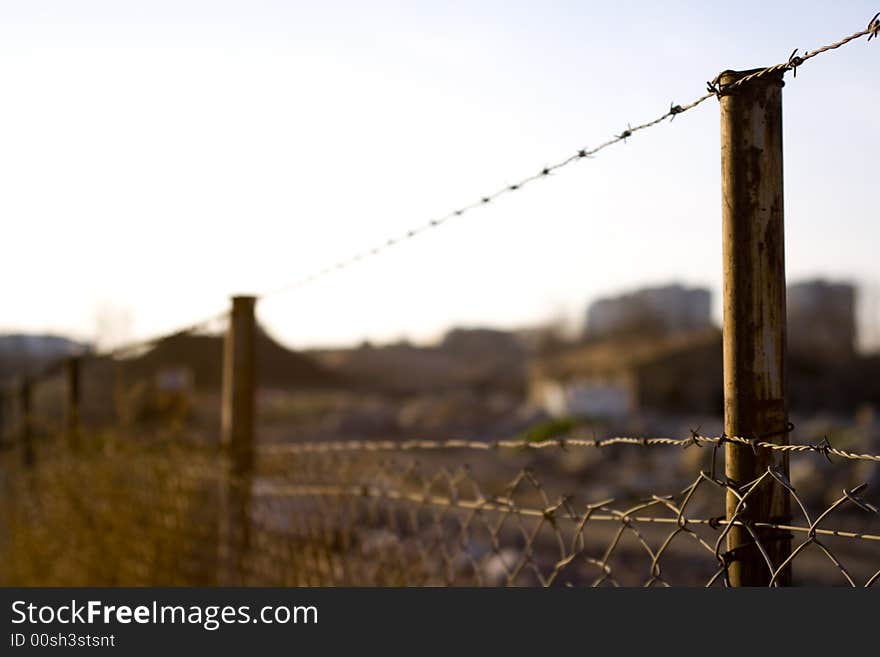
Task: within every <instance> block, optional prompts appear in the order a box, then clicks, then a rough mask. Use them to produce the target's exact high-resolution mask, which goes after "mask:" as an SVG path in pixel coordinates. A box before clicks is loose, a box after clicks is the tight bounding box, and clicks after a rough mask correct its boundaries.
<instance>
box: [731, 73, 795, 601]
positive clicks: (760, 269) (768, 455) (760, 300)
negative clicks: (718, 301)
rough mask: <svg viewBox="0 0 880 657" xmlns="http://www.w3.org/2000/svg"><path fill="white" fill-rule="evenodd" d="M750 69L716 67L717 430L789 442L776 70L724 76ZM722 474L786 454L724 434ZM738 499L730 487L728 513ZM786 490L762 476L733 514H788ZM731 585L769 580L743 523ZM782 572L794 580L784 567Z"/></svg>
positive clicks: (747, 472) (749, 517) (782, 517)
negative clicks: (719, 233)
mask: <svg viewBox="0 0 880 657" xmlns="http://www.w3.org/2000/svg"><path fill="white" fill-rule="evenodd" d="M752 72H754V71H725V72H724V73H722V74H721V76H720V83H721V84H720V88H721V89H722V94H721V99H720V104H721V171H722V219H723V260H724V327H723V333H724V431H725V433H726V435H728V436H740V437H746V438H756V437H757V438H761V439H762V440H766V441H769V442H776V443H779V444H787V443H788V433H787V425H788V414H787V408H786V401H785V387H784V372H785V321H786V311H785V242H784V231H783V206H782V199H783V196H782V86H783V81H782V75H783V73H782V71H779V72H778V73H774V74H771V75H765V76H762V77H760V78H757V79H755V80H753V81H751V82H747V83H745V84H744V85H742V86H739V87H736V88H734V89H732V90H728V91H727V92H725V91H724V87H725V85H729V84H731V83H733V82H735V81H736V80H738V79H740V78H742V77H744V76H746V75H748V74H749V73H752ZM725 463H726V473H727V477H728V480H729V481H730V482H731V483H732V484H734V485H742V484H746V483H748V482H750V481H753V480H755V479H757V478H758V477H760V476H761V475H762V474H764V473H765V472H766V471H767V468H768V467H770V466H774V467H781V468H783V470H784V473H785V475H786V476H788V458H787V456H786V455H785V454H783V453H781V452H778V451H773V450H769V449H759V450H757V451H754V450H753V449H752V448H751V446H749V445H741V444H735V443H727V444H726V446H725ZM738 502H739V500H738V499H737V498H736V496H735V495H733V494H732V493H731V492H729V491H728V494H727V517H728V520H730V519H733V515H734V510H735V509H736V507H737V504H738ZM790 515H791V500H790V498H789V494H788V492H787V491H786V490H785V489H784V488H783V487H782V486H780V485H779V484H778V483H777V482H775V481H768V482H764V483H762V485H761V487H760V489H756V490H755V493H753V494H752V495H750V496H749V498H748V501H747V505H746V508H745V510H744V511H743V510H741V511H740V514H739V516H738V519H740V520H746V521H748V522H779V523H785V522H787V521H788V520H789V518H790ZM758 536H759V539H760V541H761V544H762V545H763V546H764V548H765V549H766V551H767V554H768V556H769V558H770V560H771V561H772V563H773V565H774V568H775V567H778V566H779V565H780V564H781V563H782V561H783V560H784V559H785V558H786V556H788V554H789V552H790V550H791V539H790V537H789V536H788V535H787V534H785V533H783V532H779V531H772V530H761V531H760V532H758ZM728 550H730V551H731V552H730V557H731V559H732V563H731V565H730V567H729V570H728V574H729V577H730V582H731V584H732V585H733V586H762V585H763V586H766V585H767V584H768V583H769V581H770V577H771V573H770V569H769V568H768V566H767V563H766V561H765V559H764V557H763V556H762V555H761V553H760V551H759V550H758V548H757V546H756V545H755V542H754V540H753V539H752V537H751V536H750V534H749V532H748V531H747V529H746V528H745V527H742V526H734V527H732V528H731V530H730V533H729V535H728ZM786 571H788V572H787V573H783V575H784V576H783V577H781V578H779V579H778V581H779V583H780V584H790V583H791V569H790V568H786Z"/></svg>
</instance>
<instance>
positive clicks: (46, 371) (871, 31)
mask: <svg viewBox="0 0 880 657" xmlns="http://www.w3.org/2000/svg"><path fill="white" fill-rule="evenodd" d="M878 33H880V12H878V13H877V14H876V15H875V16H874V17H873V18H872V19H871V20H870V21H869V23H868V26H867V27H866V28H865V29H863V30H860V31H858V32H854V33H853V34H851V35H849V36H847V37H844V38H843V39H841V40H839V41H836V42H833V43H831V44H828V45H825V46H822V47H820V48H817V49H815V50H811V51H808V52H805V53H804V54H803V55H800V56H799V55H797V49H795V50H794V51H793V52H792V53H791V55H790V56H789V58H788V59H787V60H786V61H785V62H782V63H779V64H775V65H773V66H768V67H767V68H764V69H761V70H758V71H756V72H754V73H752V74H750V75H747V76H745V77H743V78H740V79H738V80H736V81H735V82H733V83H731V84H728V85H721V83H720V76H721V74H719V76H717V77H716V78H715V79H714V80H713V81H711V82H708V83H707V87H708V91H707V93H705V94H703V95H702V96H699V97H698V98H696V99H694V100H693V101H691V102H690V103H686V104H683V105H678V104H675V103H670V106H669V109H668V110H666V111H665V112H663V113H662V114H661V115H660V116H658V117H657V118H655V119H652V120H650V121H647V122H645V123H641V124H639V125H636V126H631V125H627V128H626V129H625V130H623V131H621V133H620V134H617V135H614V136H613V137H612V138H610V139H608V140H606V141H605V142H603V143H601V144H599V145H598V146H595V147H593V148H587V147H584V148H580V149H578V150H577V151H576V152H575V153H573V154H571V155H569V156H568V157H566V158H564V159H562V160H560V161H557V162H556V163H554V164H550V165H547V166H544V167H542V168H541V169H540V170H539V171H538V172H537V173H535V174H532V175H530V176H526V177H525V178H522V179H521V180H519V181H518V182H515V183H512V184H509V185H505V186H504V187H501V188H500V189H497V190H496V191H494V192H492V193H490V194H487V195H485V196H482V197H480V198H479V199H478V200H475V201H473V202H471V203H469V204H467V205H464V206H461V207H459V208H458V209H456V210H453V211H451V212H449V213H447V214H445V215H443V216H440V217H438V218H436V219H432V220H430V221H428V222H427V223H425V224H422V225H421V226H418V227H415V228H413V229H410V230H408V231H406V232H405V233H400V234H398V235H397V236H395V237H391V238H389V239H387V240H385V242H383V243H381V244H378V245H377V246H375V247H373V248H371V249H368V250H365V251H361V252H359V253H356V254H354V255H352V256H350V257H348V258H345V259H342V260H338V261H337V262H335V263H333V264H331V265H329V266H326V267H324V268H323V269H320V270H318V271H316V272H314V273H312V274H309V275H306V276H304V277H302V278H300V279H297V280H295V281H293V282H291V283H288V284H285V285H282V286H279V287H276V288H274V289H270V290H268V291H266V292H264V293H263V294H261V295H260V298H267V297H271V296H275V295H277V294H280V293H283V292H286V291H290V290H293V289H297V288H300V287H303V286H304V285H307V284H309V283H311V282H313V281H315V280H317V279H319V278H322V277H324V276H326V275H329V274H331V273H333V272H336V271H339V270H341V269H345V268H347V267H349V266H351V265H354V264H355V263H357V262H360V261H362V260H364V259H366V258H369V257H372V256H376V255H378V254H380V253H382V252H383V251H385V250H387V249H389V248H391V247H393V246H396V245H397V244H399V243H401V242H403V241H406V240H409V239H412V238H415V237H417V236H419V235H421V234H422V233H424V232H426V231H428V230H430V229H432V228H437V227H439V226H442V225H443V224H445V223H446V222H448V221H449V220H451V219H454V218H456V217H461V216H463V215H464V214H466V213H469V212H471V211H472V210H475V209H477V208H479V207H483V206H485V205H488V204H490V203H492V202H493V201H495V200H497V199H498V198H499V197H501V196H504V195H507V194H511V193H513V192H516V191H519V190H521V189H523V188H524V187H525V186H527V185H529V184H531V183H533V182H535V181H538V180H541V179H544V178H547V177H548V176H550V174H552V173H554V172H556V171H558V170H560V169H562V168H564V167H567V166H569V165H571V164H573V163H574V162H577V161H579V160H583V159H589V158H590V157H592V156H594V155H596V154H597V153H599V152H600V151H602V150H604V149H606V148H609V147H611V146H613V145H615V144H619V143H621V142H625V141H626V140H627V139H629V138H630V137H632V136H633V135H634V134H636V133H638V132H640V131H643V130H646V129H648V128H652V127H654V126H656V125H659V124H660V123H663V122H664V121H665V120H666V119H670V120H671V119H674V118H675V117H676V116H677V115H679V114H682V113H684V112H687V111H689V110H691V109H693V108H695V107H697V106H699V105H700V104H702V103H703V102H705V101H706V100H708V99H709V98H711V97H712V96H718V97H720V96H723V95H724V94H726V93H730V92H731V91H733V90H734V89H735V88H737V87H740V86H742V85H744V84H747V83H749V82H752V81H754V80H756V79H759V78H761V77H764V76H766V75H770V74H773V73H776V72H780V71H781V72H783V73H784V72H786V71H793V72H794V73H795V75H796V72H797V68H798V67H800V66H802V65H803V64H804V63H805V62H807V61H808V60H810V59H812V58H813V57H816V56H818V55H820V54H822V53H825V52H828V51H831V50H836V49H837V48H840V47H841V46H843V45H845V44H847V43H850V42H851V41H854V40H856V39H859V38H862V37H864V36H867V37H868V41H870V40H871V39H872V38H874V37H876V36H878ZM228 314H229V313H228V311H224V312H221V313H218V314H216V315H212V316H210V317H207V318H205V319H203V320H201V321H198V322H195V323H193V324H190V325H188V326H184V327H182V328H179V329H176V330H174V331H171V332H168V333H164V334H161V335H158V336H154V337H151V338H147V339H143V340H137V341H133V342H129V343H124V344H122V345H118V346H115V347H112V348H108V349H104V350H98V351H91V352H87V353H84V354H82V355H83V356H86V357H93V358H101V357H111V358H115V357H120V356H124V355H126V354H130V353H132V352H137V351H139V350H143V349H148V348H151V347H153V346H155V345H156V344H158V343H159V342H161V341H163V340H166V339H168V338H172V337H176V336H180V335H188V334H192V333H196V332H199V331H201V330H203V329H204V328H206V327H207V326H210V325H211V324H213V323H214V322H216V321H218V320H220V319H223V318H225V317H226V316H228ZM64 360H65V358H60V359H58V360H56V361H53V362H51V363H49V364H48V365H47V366H45V368H43V369H41V370H40V371H38V372H37V373H35V374H33V375H31V376H30V377H28V378H29V379H33V380H40V379H42V378H45V377H47V376H51V375H54V374H56V373H57V372H58V371H59V369H60V367H61V366H62V364H63V361H64ZM838 455H839V456H840V454H838Z"/></svg>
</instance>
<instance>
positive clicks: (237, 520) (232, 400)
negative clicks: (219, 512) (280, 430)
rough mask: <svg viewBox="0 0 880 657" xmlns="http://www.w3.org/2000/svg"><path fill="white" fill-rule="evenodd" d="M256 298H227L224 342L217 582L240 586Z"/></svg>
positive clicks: (250, 460) (246, 539) (245, 544)
mask: <svg viewBox="0 0 880 657" xmlns="http://www.w3.org/2000/svg"><path fill="white" fill-rule="evenodd" d="M255 305H256V298H255V297H250V296H236V297H233V298H232V312H231V314H230V317H229V327H228V329H227V332H226V338H225V342H224V346H223V391H222V392H223V397H222V399H223V401H222V403H223V408H222V416H221V443H222V444H223V446H224V447H225V448H226V450H227V453H228V455H229V464H228V465H229V472H228V484H227V486H226V491H225V495H226V498H225V503H224V506H225V510H224V511H223V515H224V517H223V518H221V536H220V543H221V550H222V551H223V553H222V554H221V559H220V568H221V575H220V578H221V583H224V584H242V583H243V579H244V565H245V564H244V559H245V556H246V554H247V551H248V548H249V546H250V517H249V508H250V498H251V479H252V471H253V464H254V417H255V411H254V407H255V394H256V391H255V381H256V364H255V360H256V344H255V339H256V322H255V319H254V307H255Z"/></svg>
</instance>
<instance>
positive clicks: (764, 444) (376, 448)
mask: <svg viewBox="0 0 880 657" xmlns="http://www.w3.org/2000/svg"><path fill="white" fill-rule="evenodd" d="M726 442H729V443H736V444H740V445H747V446H749V447H753V448H763V449H770V450H774V451H779V452H790V453H803V452H811V453H817V454H822V455H825V456H829V455H830V456H838V457H840V458H843V459H848V460H852V461H873V462H880V454H863V453H859V452H853V451H848V450H844V449H839V448H837V447H832V446H831V445H829V444H827V441H826V442H824V443H822V444H818V445H808V444H793V445H777V444H776V443H772V442H768V441H766V440H754V439H749V438H744V437H740V436H715V437H712V436H701V435H699V434H693V435H691V436H690V437H689V438H662V437H655V438H637V437H631V436H614V437H611V438H601V439H586V438H557V439H552V440H542V441H534V442H530V441H527V440H523V439H510V440H496V441H481V440H465V439H450V440H404V441H394V440H339V441H308V442H300V443H283V444H270V445H262V446H260V447H259V452H260V453H263V454H267V455H280V454H321V453H330V452H396V451H400V452H407V451H418V450H445V449H470V450H481V451H492V450H496V449H502V448H503V449H519V450H540V449H550V448H558V449H568V448H572V447H589V448H602V447H610V446H612V445H635V446H641V447H652V446H667V447H681V448H687V447H691V446H693V445H698V446H699V445H714V446H719V445H723V444H724V443H726Z"/></svg>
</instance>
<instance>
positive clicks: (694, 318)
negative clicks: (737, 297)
mask: <svg viewBox="0 0 880 657" xmlns="http://www.w3.org/2000/svg"><path fill="white" fill-rule="evenodd" d="M711 303H712V296H711V293H710V292H709V290H707V289H706V288H699V287H693V288H689V287H684V286H683V285H665V286H662V287H650V288H644V289H641V290H635V291H634V292H630V293H627V294H621V295H619V296H614V297H607V298H604V299H599V300H597V301H595V302H593V303H592V304H590V306H589V308H588V309H587V321H586V327H585V328H586V330H585V335H586V337H587V338H588V339H602V338H607V337H610V336H620V335H623V334H630V335H647V334H652V335H674V334H681V333H689V332H691V331H699V330H703V329H706V328H709V327H710V326H711V325H712V322H711V319H710V310H711Z"/></svg>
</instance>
